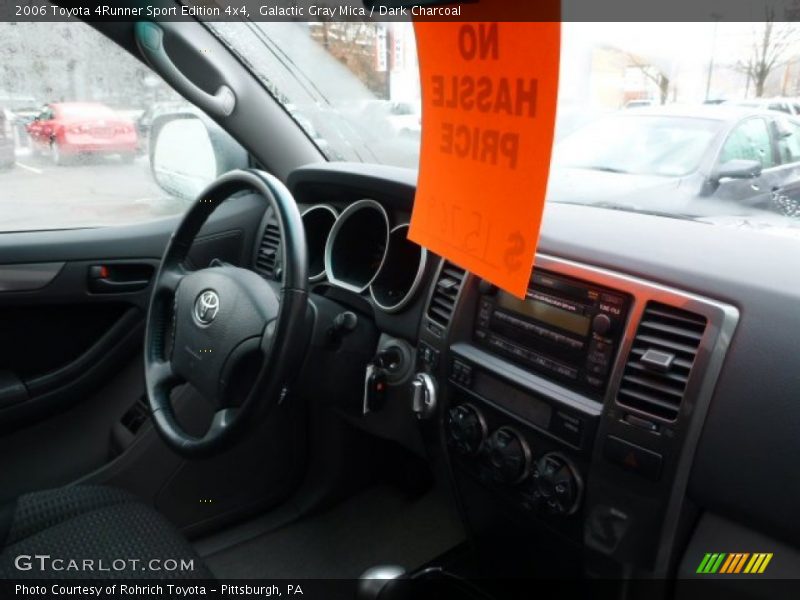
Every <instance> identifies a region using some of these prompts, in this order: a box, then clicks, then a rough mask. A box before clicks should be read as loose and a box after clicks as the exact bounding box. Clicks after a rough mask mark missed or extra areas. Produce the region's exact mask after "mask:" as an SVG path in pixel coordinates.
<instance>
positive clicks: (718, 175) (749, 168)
mask: <svg viewBox="0 0 800 600" xmlns="http://www.w3.org/2000/svg"><path fill="white" fill-rule="evenodd" d="M759 175H761V163H760V162H758V161H757V160H747V159H743V158H735V159H733V160H729V161H728V162H726V163H724V164H722V165H720V166H719V168H718V169H717V171H716V172H715V173H714V176H713V178H712V179H714V180H715V181H717V182H719V181H720V180H722V179H752V178H754V177H758V176H759Z"/></svg>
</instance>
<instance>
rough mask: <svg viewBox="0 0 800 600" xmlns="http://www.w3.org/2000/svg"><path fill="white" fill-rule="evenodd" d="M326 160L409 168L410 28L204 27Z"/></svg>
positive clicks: (414, 88)
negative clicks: (239, 61) (245, 67)
mask: <svg viewBox="0 0 800 600" xmlns="http://www.w3.org/2000/svg"><path fill="white" fill-rule="evenodd" d="M208 26H209V27H210V28H211V29H212V31H214V32H215V33H216V34H217V35H218V36H219V37H220V38H221V39H222V40H223V41H224V42H225V43H226V44H228V46H230V48H231V49H232V50H233V51H234V52H236V53H237V54H238V55H239V56H240V57H241V58H242V60H244V61H245V63H246V64H248V65H249V66H250V68H251V69H252V70H253V72H254V73H255V74H256V75H257V76H258V77H259V78H260V79H261V81H262V82H263V83H264V84H265V85H266V86H267V88H268V89H269V90H270V91H271V92H272V94H273V95H274V96H275V97H276V98H278V99H279V100H280V101H281V102H282V104H283V105H284V108H286V110H287V111H288V112H289V113H290V114H291V115H292V116H293V117H294V118H295V120H296V121H297V123H298V124H299V125H300V126H301V127H302V128H303V129H304V130H305V132H306V133H307V134H308V135H309V137H311V139H312V140H313V141H314V142H315V143H316V144H317V146H318V147H319V148H320V150H322V152H323V153H324V154H325V155H326V157H327V158H328V159H329V160H348V161H359V162H372V163H381V164H390V165H397V166H403V167H413V168H416V167H417V164H418V160H419V147H420V132H421V129H422V122H421V107H420V85H419V66H418V63H417V53H416V45H415V40H414V28H413V26H412V24H411V23H337V22H327V21H326V22H317V23H313V22H312V23H306V22H298V23H273V22H259V23H251V22H248V23H221V22H215V23H208Z"/></svg>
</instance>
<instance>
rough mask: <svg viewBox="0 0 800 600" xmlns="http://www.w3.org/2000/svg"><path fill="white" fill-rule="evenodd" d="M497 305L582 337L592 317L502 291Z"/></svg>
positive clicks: (586, 331) (587, 331)
mask: <svg viewBox="0 0 800 600" xmlns="http://www.w3.org/2000/svg"><path fill="white" fill-rule="evenodd" d="M497 305H498V307H500V308H502V309H504V310H508V311H511V312H515V313H519V314H521V315H524V316H526V317H529V318H531V319H534V320H536V321H539V322H541V323H544V324H546V325H550V326H552V327H556V328H558V329H563V330H565V331H569V332H571V333H574V334H576V335H579V336H581V337H585V336H586V335H587V334H588V333H589V326H590V325H591V319H590V318H589V317H588V316H587V315H583V314H579V313H576V312H572V311H569V310H565V309H563V308H558V307H556V306H553V305H552V304H548V303H546V302H543V301H541V300H536V299H535V298H527V299H525V300H520V299H519V298H517V297H515V296H512V295H511V294H507V293H505V292H500V293H499V294H498V296H497Z"/></svg>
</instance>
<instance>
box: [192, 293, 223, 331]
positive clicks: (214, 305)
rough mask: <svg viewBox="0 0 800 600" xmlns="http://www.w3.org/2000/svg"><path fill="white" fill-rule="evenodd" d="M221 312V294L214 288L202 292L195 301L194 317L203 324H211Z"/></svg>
mask: <svg viewBox="0 0 800 600" xmlns="http://www.w3.org/2000/svg"><path fill="white" fill-rule="evenodd" d="M218 312H219V296H217V293H216V292H215V291H214V290H205V291H204V292H200V295H199V296H198V297H197V300H195V302H194V318H195V319H197V322H198V323H200V324H201V325H209V324H210V323H211V321H213V320H214V319H215V318H216V317H217V313H218Z"/></svg>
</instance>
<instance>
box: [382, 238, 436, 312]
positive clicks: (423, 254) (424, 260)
mask: <svg viewBox="0 0 800 600" xmlns="http://www.w3.org/2000/svg"><path fill="white" fill-rule="evenodd" d="M401 227H405V228H406V229H408V227H409V224H408V223H400V224H399V225H395V226H394V227H392V228H391V229H390V230H389V238H388V239H389V242H388V244H391V239H392V234H393V233H394V232H395V231H397V230H398V229H400V228H401ZM411 243H412V244H413V243H414V242H411ZM388 244H387V249H386V255H385V256H384V263H382V264H381V267H380V269H378V274H377V275H376V276H375V278H374V279H373V281H372V282H371V283H370V286H369V295H370V298H372V301H373V302H374V303H375V306H377V307H378V308H380V309H381V310H382V311H383V312H386V313H390V314H391V313H396V312H399V311H401V310H402V309H404V308H405V307H406V306H407V305H408V303H409V302H411V301H412V300H413V299H414V296H415V295H416V293H417V290H418V289H419V286H420V284H421V283H422V279H423V276H424V275H425V267H426V266H427V264H428V249H427V248H425V247H424V246H419V249H420V257H419V265H417V273H416V275H415V276H414V281H413V282H412V283H411V287H410V288H409V289H408V292H406V295H405V296H403V298H401V300H400V301H399V302H398V303H397V304H395V305H393V306H385V305H383V304H381V303H380V302H379V301H378V299H377V298H376V297H375V294H374V292H373V289H372V285H373V284H374V283H375V280H376V279H377V278H378V277H380V274H381V271H382V270H383V268H384V267H385V266H386V264H385V259H386V256H388V255H389V248H388Z"/></svg>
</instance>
